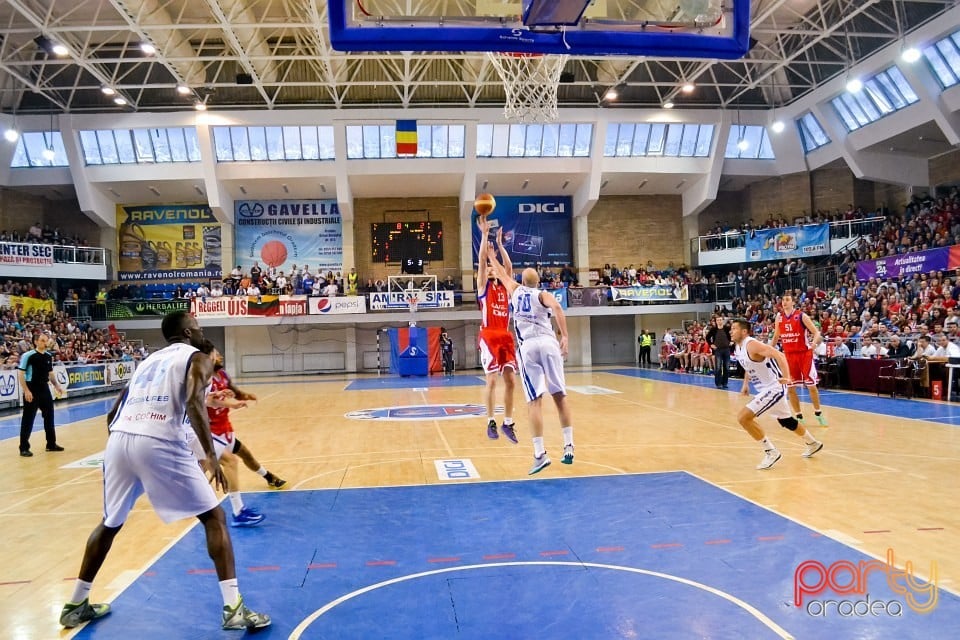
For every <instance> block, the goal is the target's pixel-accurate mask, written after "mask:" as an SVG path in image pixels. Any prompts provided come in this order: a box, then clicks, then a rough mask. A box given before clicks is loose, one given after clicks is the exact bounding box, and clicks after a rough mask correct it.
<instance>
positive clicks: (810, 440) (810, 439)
mask: <svg viewBox="0 0 960 640" xmlns="http://www.w3.org/2000/svg"><path fill="white" fill-rule="evenodd" d="M803 441H804V442H806V443H807V444H813V443H814V442H816V441H817V439H816V438H814V437H813V434H812V433H810V432H809V431H807V432H806V433H804V434H803Z"/></svg>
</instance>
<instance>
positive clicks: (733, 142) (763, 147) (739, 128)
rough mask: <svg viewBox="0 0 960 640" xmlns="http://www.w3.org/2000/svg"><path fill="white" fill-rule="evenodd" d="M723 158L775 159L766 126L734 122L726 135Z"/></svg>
mask: <svg viewBox="0 0 960 640" xmlns="http://www.w3.org/2000/svg"><path fill="white" fill-rule="evenodd" d="M723 157H724V158H731V159H738V160H775V159H776V158H775V157H774V155H773V146H772V145H771V144H770V136H769V134H768V133H767V128H766V127H762V126H760V125H755V124H734V125H731V126H730V135H729V136H728V137H727V150H726V152H725V153H724V154H723Z"/></svg>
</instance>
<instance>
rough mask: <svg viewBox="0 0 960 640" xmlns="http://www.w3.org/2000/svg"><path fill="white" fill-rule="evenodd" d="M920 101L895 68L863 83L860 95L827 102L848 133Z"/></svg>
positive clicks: (844, 95)
mask: <svg viewBox="0 0 960 640" xmlns="http://www.w3.org/2000/svg"><path fill="white" fill-rule="evenodd" d="M919 100H920V98H919V97H917V94H916V93H914V91H913V88H912V87H911V86H910V83H909V82H907V79H906V78H904V77H903V74H902V73H901V72H900V69H898V68H897V67H896V66H895V65H894V66H892V67H890V68H889V69H886V70H885V71H881V72H880V73H878V74H877V75H875V76H873V77H872V78H870V79H869V80H865V81H864V83H863V88H862V89H861V90H860V91H857V92H855V93H850V92H849V91H848V92H846V93H842V94H841V95H839V96H837V97H836V98H834V99H833V100H831V101H830V102H831V104H833V108H834V109H836V111H837V115H838V116H840V119H841V120H842V121H843V124H844V126H845V127H846V128H847V131H856V130H857V129H859V128H860V127H863V126H865V125H868V124H870V123H871V122H876V121H877V120H879V119H880V118H882V117H883V116H885V115H889V114H891V113H893V112H894V111H899V110H900V109H903V108H904V107H906V106H909V105H911V104H913V103H915V102H918V101H919Z"/></svg>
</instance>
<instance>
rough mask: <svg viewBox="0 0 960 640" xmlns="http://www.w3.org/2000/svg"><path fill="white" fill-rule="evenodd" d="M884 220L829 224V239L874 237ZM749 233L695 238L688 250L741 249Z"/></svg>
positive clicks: (731, 233)
mask: <svg viewBox="0 0 960 640" xmlns="http://www.w3.org/2000/svg"><path fill="white" fill-rule="evenodd" d="M884 220H885V218H883V216H875V217H871V218H861V219H859V220H840V221H838V222H831V223H829V224H830V239H831V240H842V239H846V238H859V237H862V236H875V235H876V234H877V233H879V231H880V229H881V228H882V227H883V222H884ZM795 226H803V225H795ZM749 233H750V231H730V232H727V233H719V234H714V235H707V236H697V237H696V238H691V239H690V250H691V251H692V252H693V253H705V252H707V251H724V250H726V249H742V248H744V247H745V246H746V244H747V234H749Z"/></svg>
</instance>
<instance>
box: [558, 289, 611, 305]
mask: <svg viewBox="0 0 960 640" xmlns="http://www.w3.org/2000/svg"><path fill="white" fill-rule="evenodd" d="M608 291H609V290H608V289H607V287H583V288H578V287H570V288H569V289H567V306H570V307H604V306H606V305H607V292H608Z"/></svg>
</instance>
